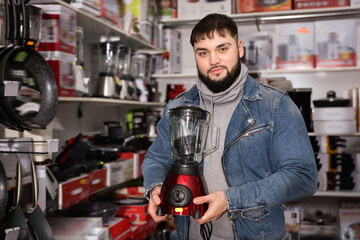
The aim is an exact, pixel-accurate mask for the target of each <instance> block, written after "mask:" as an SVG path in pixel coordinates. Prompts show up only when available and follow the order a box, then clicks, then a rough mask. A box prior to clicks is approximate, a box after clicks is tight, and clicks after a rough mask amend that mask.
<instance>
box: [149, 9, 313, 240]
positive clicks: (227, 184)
mask: <svg viewBox="0 0 360 240" xmlns="http://www.w3.org/2000/svg"><path fill="white" fill-rule="evenodd" d="M190 42H191V44H192V46H193V49H194V54H195V60H196V65H197V69H198V76H199V79H198V81H197V84H196V86H194V87H193V88H192V89H190V90H189V91H187V92H185V93H183V94H181V95H180V96H178V97H177V98H176V99H174V100H173V101H171V102H170V103H169V104H168V105H167V106H166V107H165V109H164V115H163V117H162V118H161V120H160V121H159V123H158V126H157V133H158V135H157V138H156V139H155V141H154V143H153V144H152V146H151V147H150V148H149V151H148V154H147V155H146V158H145V161H144V164H143V165H142V171H143V174H144V186H145V187H146V189H147V192H146V194H145V195H146V196H147V197H148V198H149V213H150V214H151V216H152V217H153V218H154V220H155V221H157V222H159V221H163V220H165V219H167V218H168V216H157V215H156V213H155V212H156V209H157V208H158V206H159V204H160V198H159V194H160V190H161V184H162V182H163V181H164V179H165V177H166V175H167V172H168V170H169V168H170V165H171V160H170V140H169V122H168V121H169V119H168V110H169V109H171V108H175V107H177V106H180V105H183V104H193V105H198V106H200V107H201V108H203V109H206V110H207V111H209V112H210V113H211V117H212V120H211V121H212V123H214V124H215V125H217V126H218V127H219V128H220V140H219V147H218V149H217V150H216V151H215V152H214V153H212V154H210V155H208V156H206V157H205V158H204V160H203V162H202V166H203V170H204V177H205V181H206V183H207V186H208V188H209V194H208V195H206V196H203V197H198V198H195V199H194V200H193V202H194V203H195V204H204V203H208V204H209V207H208V210H207V211H206V212H205V214H204V216H202V217H201V218H199V219H193V218H192V217H184V216H174V221H175V225H176V228H177V233H178V236H179V239H188V238H190V239H201V236H200V233H199V232H200V225H201V224H204V223H207V222H212V224H213V232H212V236H211V239H235V238H236V239H253V240H255V239H286V231H285V222H284V212H283V204H284V203H287V202H290V201H294V200H297V199H300V198H303V197H306V196H310V195H312V194H313V193H314V192H315V191H316V188H317V169H316V163H315V159H314V153H313V150H312V147H311V144H310V141H309V137H308V133H307V130H306V127H305V123H304V120H303V118H302V116H301V114H300V112H299V110H298V108H297V107H296V105H295V104H294V103H293V102H292V101H291V99H290V98H289V96H288V95H287V94H286V93H285V92H283V91H281V90H278V89H275V88H272V87H269V86H265V85H262V84H260V83H258V82H256V81H255V80H254V79H253V78H251V77H250V76H249V75H248V70H247V68H246V66H245V65H243V64H242V63H241V62H240V58H241V57H242V56H243V54H244V50H243V46H242V42H241V40H238V30H237V26H236V24H235V22H234V21H233V20H232V19H231V18H229V17H227V16H225V15H221V14H210V15H208V16H206V17H205V18H203V19H202V20H201V21H200V22H199V23H198V24H197V25H196V26H195V27H194V29H193V30H192V33H191V37H190Z"/></svg>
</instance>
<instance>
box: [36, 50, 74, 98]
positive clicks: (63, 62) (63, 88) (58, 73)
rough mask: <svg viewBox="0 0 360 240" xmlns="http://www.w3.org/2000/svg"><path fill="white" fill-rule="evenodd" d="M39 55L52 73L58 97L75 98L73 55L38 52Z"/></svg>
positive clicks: (58, 52) (56, 52) (57, 52)
mask: <svg viewBox="0 0 360 240" xmlns="http://www.w3.org/2000/svg"><path fill="white" fill-rule="evenodd" d="M39 53H40V54H41V55H42V56H43V57H44V58H45V60H46V62H47V63H48V64H49V66H50V67H51V70H52V71H53V73H54V77H55V79H56V84H57V88H58V94H59V96H62V97H75V96H76V81H75V76H74V72H73V62H74V61H75V54H70V53H65V52H60V51H40V52H39Z"/></svg>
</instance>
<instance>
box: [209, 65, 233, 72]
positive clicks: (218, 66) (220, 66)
mask: <svg viewBox="0 0 360 240" xmlns="http://www.w3.org/2000/svg"><path fill="white" fill-rule="evenodd" d="M216 68H224V69H226V70H227V71H229V69H228V68H227V67H226V66H224V65H217V66H213V67H211V68H210V69H209V70H208V71H207V73H208V74H209V73H210V72H211V70H213V69H216Z"/></svg>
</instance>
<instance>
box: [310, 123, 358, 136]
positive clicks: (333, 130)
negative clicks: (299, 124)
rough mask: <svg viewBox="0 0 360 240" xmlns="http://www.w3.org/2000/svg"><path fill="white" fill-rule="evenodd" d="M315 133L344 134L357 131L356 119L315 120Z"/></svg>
mask: <svg viewBox="0 0 360 240" xmlns="http://www.w3.org/2000/svg"><path fill="white" fill-rule="evenodd" d="M313 124H314V133H316V134H324V135H342V134H353V133H356V121H355V120H339V121H313Z"/></svg>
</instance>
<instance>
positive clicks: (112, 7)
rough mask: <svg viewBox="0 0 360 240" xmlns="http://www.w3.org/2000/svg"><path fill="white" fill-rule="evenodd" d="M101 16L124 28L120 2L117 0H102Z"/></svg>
mask: <svg viewBox="0 0 360 240" xmlns="http://www.w3.org/2000/svg"><path fill="white" fill-rule="evenodd" d="M100 16H101V17H103V18H105V19H107V20H109V21H110V22H112V23H114V24H115V25H116V26H117V27H119V28H122V27H123V26H122V21H121V18H120V11H119V4H118V1H117V0H100Z"/></svg>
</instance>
